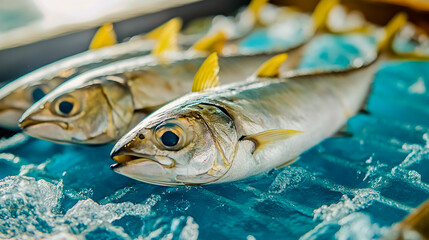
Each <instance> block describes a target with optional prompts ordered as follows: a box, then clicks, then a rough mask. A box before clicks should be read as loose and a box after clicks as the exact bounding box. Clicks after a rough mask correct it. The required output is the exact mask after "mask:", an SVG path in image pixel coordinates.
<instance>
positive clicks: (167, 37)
mask: <svg viewBox="0 0 429 240" xmlns="http://www.w3.org/2000/svg"><path fill="white" fill-rule="evenodd" d="M179 31H180V28H178V27H177V25H175V24H168V25H165V26H164V27H163V28H162V31H161V32H160V35H159V39H158V43H157V44H156V46H155V48H154V49H153V50H152V54H154V55H156V56H161V55H162V54H163V53H164V52H168V51H177V49H178V46H177V35H178V34H179Z"/></svg>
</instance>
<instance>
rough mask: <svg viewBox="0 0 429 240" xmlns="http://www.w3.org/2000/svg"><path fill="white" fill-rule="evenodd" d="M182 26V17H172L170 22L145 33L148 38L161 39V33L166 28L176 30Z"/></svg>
mask: <svg viewBox="0 0 429 240" xmlns="http://www.w3.org/2000/svg"><path fill="white" fill-rule="evenodd" d="M181 28H182V19H180V18H178V17H175V18H172V19H170V20H169V21H168V22H166V23H164V24H162V25H161V26H159V27H157V28H155V29H154V30H152V31H150V32H148V33H146V34H145V38H147V39H160V37H161V35H162V33H163V32H165V30H166V29H167V30H169V31H171V30H173V31H175V32H178V31H180V29H181Z"/></svg>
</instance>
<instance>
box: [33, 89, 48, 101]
mask: <svg viewBox="0 0 429 240" xmlns="http://www.w3.org/2000/svg"><path fill="white" fill-rule="evenodd" d="M45 95H46V94H45V92H44V91H43V90H42V89H41V88H35V89H34V90H33V92H32V97H33V101H34V102H37V101H39V100H40V99H42V98H43V97H44V96H45Z"/></svg>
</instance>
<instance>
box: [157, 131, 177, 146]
mask: <svg viewBox="0 0 429 240" xmlns="http://www.w3.org/2000/svg"><path fill="white" fill-rule="evenodd" d="M161 141H162V144H164V145H165V146H169V147H173V146H176V145H177V143H178V142H179V136H177V135H176V134H175V133H174V132H172V131H166V132H164V134H162V136H161Z"/></svg>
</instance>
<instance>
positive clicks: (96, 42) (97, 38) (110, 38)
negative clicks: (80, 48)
mask: <svg viewBox="0 0 429 240" xmlns="http://www.w3.org/2000/svg"><path fill="white" fill-rule="evenodd" d="M116 43H117V41H116V34H115V31H114V30H113V24H111V23H106V24H104V25H103V26H101V27H100V28H99V29H98V30H97V32H96V33H95V35H94V37H93V38H92V40H91V43H90V44H89V49H98V48H102V47H107V46H112V45H115V44H116Z"/></svg>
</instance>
